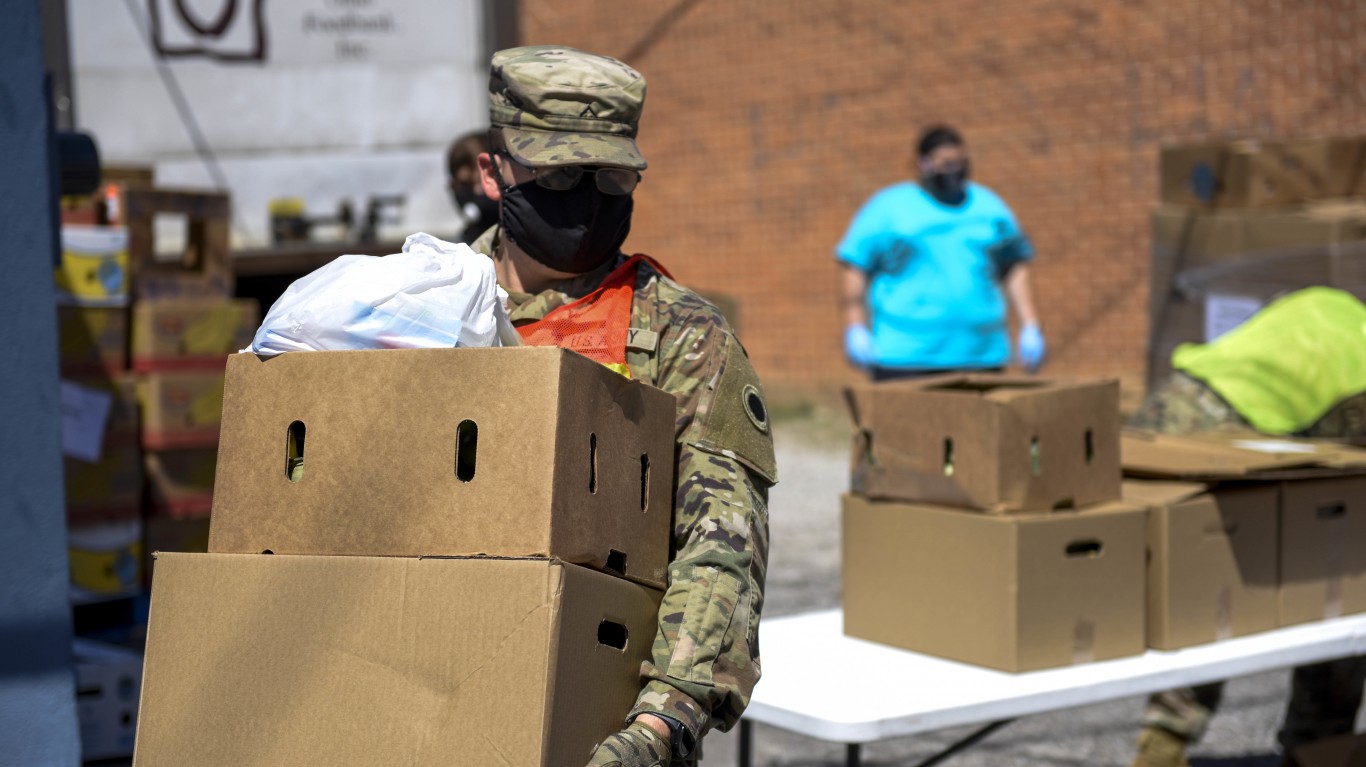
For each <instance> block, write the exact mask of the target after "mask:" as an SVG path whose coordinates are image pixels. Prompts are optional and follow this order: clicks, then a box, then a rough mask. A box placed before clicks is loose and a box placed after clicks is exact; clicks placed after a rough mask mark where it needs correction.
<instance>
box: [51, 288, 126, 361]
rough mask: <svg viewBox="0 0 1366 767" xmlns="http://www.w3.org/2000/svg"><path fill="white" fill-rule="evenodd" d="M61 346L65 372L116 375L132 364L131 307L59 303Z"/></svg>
mask: <svg viewBox="0 0 1366 767" xmlns="http://www.w3.org/2000/svg"><path fill="white" fill-rule="evenodd" d="M57 349H58V352H57V354H58V362H59V364H60V365H61V370H62V375H65V376H81V375H94V374H100V373H104V374H107V375H116V374H118V373H119V372H121V371H123V370H124V369H125V368H127V366H128V309H127V308H126V307H122V306H75V305H71V304H58V305H57Z"/></svg>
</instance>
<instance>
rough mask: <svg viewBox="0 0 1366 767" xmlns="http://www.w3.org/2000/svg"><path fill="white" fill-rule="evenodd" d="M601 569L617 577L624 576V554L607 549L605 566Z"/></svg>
mask: <svg viewBox="0 0 1366 767" xmlns="http://www.w3.org/2000/svg"><path fill="white" fill-rule="evenodd" d="M603 569H604V570H608V571H611V572H614V573H616V574H617V575H623V576H624V575H626V553H625V552H622V551H617V550H616V549H608V550H607V564H606V565H604V566H603Z"/></svg>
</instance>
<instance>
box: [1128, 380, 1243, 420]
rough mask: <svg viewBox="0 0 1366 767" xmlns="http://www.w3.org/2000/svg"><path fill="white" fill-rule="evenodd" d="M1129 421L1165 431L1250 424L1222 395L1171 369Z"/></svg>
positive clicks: (1144, 399)
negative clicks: (1164, 379)
mask: <svg viewBox="0 0 1366 767" xmlns="http://www.w3.org/2000/svg"><path fill="white" fill-rule="evenodd" d="M1129 425H1130V426H1133V427H1136V428H1139V429H1147V430H1149V431H1156V432H1162V433H1164V434H1186V433H1190V432H1201V431H1248V430H1250V429H1251V428H1252V427H1250V426H1248V423H1247V421H1245V420H1243V417H1242V416H1240V415H1238V411H1236V410H1234V409H1233V408H1232V407H1231V406H1230V405H1229V404H1228V403H1227V402H1225V401H1224V399H1223V398H1222V397H1220V396H1219V395H1218V394H1215V393H1214V391H1213V390H1211V389H1210V388H1209V387H1208V386H1205V385H1204V384H1203V383H1201V382H1199V381H1197V380H1195V379H1194V378H1191V377H1190V376H1188V375H1186V374H1185V373H1172V374H1171V376H1170V377H1168V378H1167V380H1166V381H1163V382H1162V383H1161V384H1159V385H1158V386H1157V387H1156V388H1155V389H1153V390H1152V391H1151V392H1149V394H1148V396H1147V397H1144V398H1143V404H1141V405H1139V407H1138V410H1137V411H1136V412H1135V413H1134V414H1133V416H1132V417H1131V418H1130V419H1129Z"/></svg>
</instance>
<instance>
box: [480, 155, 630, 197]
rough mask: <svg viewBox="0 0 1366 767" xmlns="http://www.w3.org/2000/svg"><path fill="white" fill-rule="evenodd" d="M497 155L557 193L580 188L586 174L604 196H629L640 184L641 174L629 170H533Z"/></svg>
mask: <svg viewBox="0 0 1366 767" xmlns="http://www.w3.org/2000/svg"><path fill="white" fill-rule="evenodd" d="M497 154H498V155H499V156H501V157H506V158H507V159H508V161H509V162H514V163H517V164H518V165H521V167H523V168H525V169H526V170H527V172H528V173H530V174H531V176H532V178H534V179H535V180H536V186H539V187H541V188H542V189H550V190H552V191H556V192H568V191H569V190H570V189H573V188H574V187H576V186H578V185H579V182H580V181H582V180H583V176H584V174H585V173H587V174H590V175H592V176H593V181H594V183H596V184H597V185H598V191H599V192H602V193H603V194H611V195H618V196H620V195H627V194H630V193H632V192H634V191H635V190H636V185H637V184H639V183H640V174H639V173H638V172H636V171H633V170H630V169H627V168H592V167H585V166H583V165H561V166H558V167H554V168H532V167H530V166H528V165H522V163H520V162H517V160H516V159H514V158H513V156H512V155H510V154H508V153H507V152H498V153H497Z"/></svg>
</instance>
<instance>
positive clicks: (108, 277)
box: [55, 226, 128, 306]
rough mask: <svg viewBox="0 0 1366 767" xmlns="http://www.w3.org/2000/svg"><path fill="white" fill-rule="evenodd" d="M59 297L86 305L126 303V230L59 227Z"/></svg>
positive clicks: (118, 304)
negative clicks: (60, 233) (60, 229)
mask: <svg viewBox="0 0 1366 767" xmlns="http://www.w3.org/2000/svg"><path fill="white" fill-rule="evenodd" d="M55 277H56V280H57V289H58V291H59V294H60V296H61V298H63V299H65V300H67V301H71V302H74V303H77V304H83V305H86V306H123V305H125V304H127V302H128V230H127V229H125V228H124V227H121V226H64V227H62V265H61V266H60V267H59V268H58V269H57V270H56V274H55Z"/></svg>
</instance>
